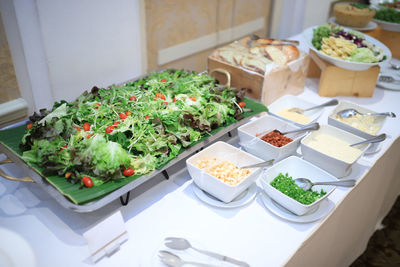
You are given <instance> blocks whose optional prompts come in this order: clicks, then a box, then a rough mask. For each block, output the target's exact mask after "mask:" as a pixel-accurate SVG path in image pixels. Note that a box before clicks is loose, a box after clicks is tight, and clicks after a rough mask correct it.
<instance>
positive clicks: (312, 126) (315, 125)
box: [275, 122, 319, 135]
mask: <svg viewBox="0 0 400 267" xmlns="http://www.w3.org/2000/svg"><path fill="white" fill-rule="evenodd" d="M318 129H319V123H318V122H315V123H311V124H310V125H308V126H306V127H303V128H300V129H295V130H291V131H286V132H281V131H279V130H275V131H278V132H280V133H281V135H285V134H288V133H297V132H302V131H315V130H318Z"/></svg>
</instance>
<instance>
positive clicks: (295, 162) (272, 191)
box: [259, 156, 338, 216]
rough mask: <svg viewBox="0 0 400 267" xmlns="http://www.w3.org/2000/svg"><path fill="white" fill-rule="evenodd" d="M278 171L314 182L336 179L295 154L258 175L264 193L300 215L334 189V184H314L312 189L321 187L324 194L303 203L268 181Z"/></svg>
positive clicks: (294, 177) (271, 179)
mask: <svg viewBox="0 0 400 267" xmlns="http://www.w3.org/2000/svg"><path fill="white" fill-rule="evenodd" d="M280 173H282V174H286V173H288V175H289V176H291V177H292V178H293V179H296V178H298V177H308V178H310V179H311V180H312V181H314V182H337V181H338V179H337V178H335V177H334V176H333V175H331V174H329V173H328V172H326V171H324V170H322V169H320V168H318V167H317V166H315V165H313V164H311V163H309V162H307V161H305V160H303V159H301V158H299V157H296V156H290V157H288V158H286V159H284V160H282V161H280V162H278V163H276V164H274V165H273V166H272V167H271V168H269V169H266V170H264V171H263V173H262V174H261V175H260V178H259V182H260V183H261V185H262V187H263V189H264V191H265V193H267V195H268V196H269V197H270V198H272V199H273V200H274V201H275V202H277V203H278V204H279V205H281V206H283V207H285V208H286V209H288V210H289V211H291V212H292V213H294V214H296V215H298V216H302V215H304V214H307V213H309V212H311V211H312V210H314V208H315V207H316V206H318V205H320V204H321V203H322V202H323V201H325V200H326V199H327V198H328V196H329V195H330V194H331V193H332V192H333V191H334V190H335V188H336V186H333V185H316V186H314V187H313V191H318V192H319V191H320V190H321V189H322V190H324V191H325V192H326V194H325V195H324V196H322V197H321V198H319V199H317V200H316V201H314V202H313V203H311V204H308V205H305V204H302V203H300V202H298V201H297V200H295V199H293V198H291V197H289V196H287V195H285V194H284V193H282V192H281V191H279V190H278V189H276V188H275V187H273V186H272V185H271V184H270V183H271V182H272V181H273V180H274V179H275V177H277V176H278V175H279V174H280Z"/></svg>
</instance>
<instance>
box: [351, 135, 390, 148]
mask: <svg viewBox="0 0 400 267" xmlns="http://www.w3.org/2000/svg"><path fill="white" fill-rule="evenodd" d="M385 139H386V134H384V133H383V134H380V135H378V136H374V137H372V138H370V139H367V140H364V141H361V142H357V143H354V144H351V145H350V146H356V145H361V144H369V143H379V142H382V141H383V140H385Z"/></svg>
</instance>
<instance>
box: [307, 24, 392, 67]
mask: <svg viewBox="0 0 400 267" xmlns="http://www.w3.org/2000/svg"><path fill="white" fill-rule="evenodd" d="M303 36H304V38H305V39H306V40H307V43H308V45H309V46H310V49H311V50H313V51H314V52H316V53H317V54H318V55H319V56H320V57H321V58H322V59H324V60H326V61H328V62H330V63H332V64H333V65H335V66H337V67H340V68H343V69H348V70H355V71H362V70H367V69H369V68H370V67H372V66H376V65H379V64H382V63H384V62H386V61H389V60H390V59H391V58H392V53H391V52H390V49H389V48H387V47H386V46H385V45H384V44H383V43H381V42H379V41H378V40H376V39H374V38H372V37H370V36H368V35H364V34H363V33H361V32H358V31H354V30H351V29H348V28H345V27H341V26H338V25H333V24H325V25H321V26H313V27H310V28H307V29H306V30H304V32H303Z"/></svg>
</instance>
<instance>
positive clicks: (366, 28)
mask: <svg viewBox="0 0 400 267" xmlns="http://www.w3.org/2000/svg"><path fill="white" fill-rule="evenodd" d="M328 22H329V23H333V24H336V25H339V26H344V27H347V28H349V29H353V30H357V31H371V30H373V29H376V27H378V24H377V23H376V22H374V21H372V20H371V21H370V22H368V24H367V25H365V26H364V27H351V26H345V25H341V24H339V23H338V22H337V21H336V17H330V18H329V19H328Z"/></svg>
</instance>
